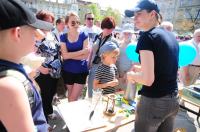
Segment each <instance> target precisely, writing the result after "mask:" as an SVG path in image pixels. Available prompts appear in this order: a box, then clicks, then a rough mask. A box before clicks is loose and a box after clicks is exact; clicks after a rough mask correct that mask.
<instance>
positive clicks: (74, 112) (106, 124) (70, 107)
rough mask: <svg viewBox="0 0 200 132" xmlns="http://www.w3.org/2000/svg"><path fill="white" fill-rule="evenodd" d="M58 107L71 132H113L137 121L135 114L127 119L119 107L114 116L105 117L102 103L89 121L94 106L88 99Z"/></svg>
mask: <svg viewBox="0 0 200 132" xmlns="http://www.w3.org/2000/svg"><path fill="white" fill-rule="evenodd" d="M57 107H58V110H59V113H60V114H61V117H62V118H63V120H64V121H65V123H66V125H67V127H68V128H69V130H70V132H80V131H101V132H102V131H111V130H114V129H117V128H119V127H120V126H124V125H126V124H128V123H131V122H133V121H134V120H135V116H134V114H132V115H130V116H129V117H126V115H125V113H120V112H119V111H120V109H121V108H119V107H115V110H116V114H115V115H114V116H110V117H109V116H106V115H104V114H103V103H102V102H101V103H100V104H98V105H97V107H96V110H95V112H94V115H93V117H92V119H91V120H89V115H90V112H91V111H92V110H93V107H94V106H92V105H91V101H90V100H86V99H85V100H78V101H74V102H70V103H68V102H67V101H66V100H64V101H61V103H60V104H58V106H57Z"/></svg>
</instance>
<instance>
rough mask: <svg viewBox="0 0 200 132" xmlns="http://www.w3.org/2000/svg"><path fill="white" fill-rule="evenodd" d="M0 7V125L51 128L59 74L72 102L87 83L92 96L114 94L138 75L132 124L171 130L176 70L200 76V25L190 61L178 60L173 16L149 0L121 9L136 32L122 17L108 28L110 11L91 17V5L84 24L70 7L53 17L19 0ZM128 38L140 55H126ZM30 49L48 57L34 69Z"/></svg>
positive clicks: (144, 131) (184, 76)
mask: <svg viewBox="0 0 200 132" xmlns="http://www.w3.org/2000/svg"><path fill="white" fill-rule="evenodd" d="M0 7H1V8H0V14H1V17H2V21H0V40H1V46H0V105H1V109H0V131H2V132H4V131H5V132H6V131H9V132H12V131H22V132H29V131H30V132H32V131H37V132H46V131H51V130H52V128H51V126H49V125H48V122H49V119H51V118H54V116H55V115H54V113H53V106H52V101H53V98H54V96H55V94H56V90H57V85H58V81H59V79H60V78H62V79H63V81H64V86H63V87H64V88H65V89H66V91H67V98H68V101H69V102H71V101H76V100H78V99H79V98H80V96H81V94H82V91H83V88H84V86H86V87H87V93H86V94H87V95H86V96H88V97H89V98H91V97H92V96H93V90H95V89H103V90H102V94H111V93H115V92H116V91H118V90H124V91H126V89H127V87H128V86H129V87H131V88H132V89H135V85H136V83H140V84H142V89H141V90H140V91H139V92H138V94H139V95H141V97H140V100H139V101H138V102H137V108H136V112H135V114H136V119H135V127H134V129H135V131H136V132H156V131H159V132H164V131H169V132H172V131H173V124H174V120H175V117H176V114H177V113H178V110H179V98H178V83H177V80H178V70H179V69H180V71H181V72H180V75H181V77H180V79H181V81H182V82H183V84H184V85H191V84H193V83H195V81H196V80H197V79H198V77H199V71H200V69H199V67H200V54H199V44H200V29H196V30H195V31H194V35H193V39H191V40H190V41H189V43H191V44H193V45H194V46H195V48H196V51H197V55H196V58H195V60H194V62H193V63H192V64H190V65H188V66H186V67H182V68H179V65H178V57H179V46H178V40H177V38H176V36H175V35H174V34H173V24H172V23H170V22H162V16H161V14H160V9H159V7H158V6H157V4H156V2H155V1H153V0H140V1H139V2H138V3H137V4H136V6H135V7H134V8H133V9H132V10H126V11H125V15H126V16H127V17H133V16H134V18H133V21H134V22H133V23H134V26H135V27H136V28H137V29H138V30H140V33H139V34H138V31H134V26H133V24H130V23H126V24H124V25H123V26H122V31H121V32H120V33H119V34H118V35H116V34H114V33H113V31H114V29H115V27H116V22H115V18H113V17H112V16H107V17H105V18H103V20H102V21H98V20H97V21H96V23H97V24H96V25H94V20H95V16H94V14H93V13H91V12H88V13H86V14H85V21H84V22H85V24H84V26H81V25H80V24H81V23H80V18H79V16H78V15H77V14H76V13H74V12H69V13H68V14H67V15H66V17H65V18H58V19H57V20H56V21H55V16H54V14H53V13H51V12H49V11H47V10H40V11H38V12H37V13H36V15H35V14H34V13H33V12H31V11H30V9H28V8H27V7H26V5H24V4H23V3H22V2H20V1H19V0H1V1H0ZM54 23H55V27H53V25H54ZM131 43H137V48H136V52H137V53H138V54H139V63H138V62H133V61H131V60H129V59H128V57H127V55H126V48H127V46H128V45H129V44H131ZM133 52H134V51H133ZM28 53H34V54H36V55H39V56H41V57H44V58H45V59H44V61H43V62H42V63H41V66H39V67H38V68H36V69H32V71H31V73H34V74H31V75H34V76H33V77H30V74H28V73H26V71H25V70H24V67H23V65H22V64H21V58H22V57H24V56H26V55H27V54H28ZM34 81H35V82H36V83H37V84H38V86H39V89H40V92H39V91H38V90H37V89H36V88H35V84H34ZM63 94H65V93H63ZM5 99H6V101H5Z"/></svg>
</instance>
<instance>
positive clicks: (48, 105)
mask: <svg viewBox="0 0 200 132" xmlns="http://www.w3.org/2000/svg"><path fill="white" fill-rule="evenodd" d="M35 81H36V82H37V83H38V85H39V87H40V90H41V97H42V105H43V110H44V115H45V117H46V120H47V122H48V115H49V114H52V113H53V106H52V100H53V97H54V95H55V93H56V88H57V83H58V79H57V78H52V77H51V76H50V75H49V74H46V75H45V74H41V73H40V75H39V76H38V77H37V78H36V79H35Z"/></svg>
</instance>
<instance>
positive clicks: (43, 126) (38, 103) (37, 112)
mask: <svg viewBox="0 0 200 132" xmlns="http://www.w3.org/2000/svg"><path fill="white" fill-rule="evenodd" d="M7 69H14V70H17V71H19V72H20V73H22V74H23V75H24V76H25V77H26V78H27V79H28V80H29V83H30V85H31V90H32V92H33V94H34V99H33V102H29V103H30V104H32V105H31V112H32V117H33V121H34V124H35V126H36V128H37V132H47V131H48V125H47V122H46V119H45V116H44V112H43V107H42V99H41V97H40V94H39V93H38V91H37V90H36V88H35V87H34V85H33V82H32V81H31V79H29V77H28V75H27V74H26V72H25V70H24V69H23V66H22V65H19V64H16V63H13V62H9V61H5V60H0V71H3V70H7ZM24 90H25V89H24ZM1 125H2V124H1V122H0V128H2V126H1ZM0 131H1V130H0Z"/></svg>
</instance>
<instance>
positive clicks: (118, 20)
mask: <svg viewBox="0 0 200 132" xmlns="http://www.w3.org/2000/svg"><path fill="white" fill-rule="evenodd" d="M106 16H112V17H114V18H115V20H116V23H117V25H119V24H120V23H121V20H122V17H121V13H120V12H119V10H117V9H112V8H111V7H108V8H107V10H106V11H105V13H104V14H103V18H104V17H106Z"/></svg>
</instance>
